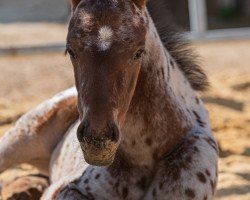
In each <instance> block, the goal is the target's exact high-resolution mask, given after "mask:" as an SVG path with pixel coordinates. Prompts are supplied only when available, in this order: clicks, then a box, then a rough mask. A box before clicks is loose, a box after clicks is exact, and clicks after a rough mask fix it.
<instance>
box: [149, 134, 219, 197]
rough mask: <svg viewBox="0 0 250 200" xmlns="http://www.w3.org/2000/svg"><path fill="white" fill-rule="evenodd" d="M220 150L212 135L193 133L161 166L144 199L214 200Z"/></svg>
mask: <svg viewBox="0 0 250 200" xmlns="http://www.w3.org/2000/svg"><path fill="white" fill-rule="evenodd" d="M217 158H218V148H217V144H216V142H215V140H214V139H213V136H212V134H202V133H198V132H197V133H192V134H189V135H188V137H187V138H185V139H184V141H183V142H182V143H181V144H180V145H179V146H178V147H177V148H176V149H175V150H174V151H173V152H172V153H171V155H169V156H167V157H166V158H165V159H163V160H162V161H161V164H160V165H159V167H158V170H157V172H156V176H155V177H154V181H153V182H152V184H151V186H150V188H149V190H148V192H147V195H146V197H145V199H144V200H157V199H158V200H169V199H178V200H184V199H193V200H200V199H202V200H212V199H213V198H214V195H215V189H216V183H217Z"/></svg>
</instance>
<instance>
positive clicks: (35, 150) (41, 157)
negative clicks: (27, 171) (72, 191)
mask: <svg viewBox="0 0 250 200" xmlns="http://www.w3.org/2000/svg"><path fill="white" fill-rule="evenodd" d="M76 94H77V93H76V90H75V88H70V89H68V90H66V91H63V92H61V93H60V94H58V95H56V96H55V97H53V98H51V99H49V100H47V101H45V102H43V103H42V104H41V105H39V106H38V107H37V108H35V109H34V110H32V111H30V112H28V113H27V114H25V115H24V116H22V117H21V118H20V119H19V120H18V121H17V122H16V124H15V125H14V126H13V127H12V128H11V129H10V130H9V131H8V132H7V133H6V134H5V135H4V136H3V137H1V138H0V158H1V159H0V173H1V172H3V171H4V170H6V169H7V168H9V167H11V166H13V165H16V164H20V163H29V164H32V165H34V166H36V167H38V168H39V169H40V170H42V171H44V172H46V173H47V172H48V167H49V159H50V156H51V154H52V152H53V150H54V148H55V146H56V144H57V143H58V142H59V141H60V139H61V138H62V137H63V135H64V133H65V132H66V130H67V129H68V127H69V126H70V125H71V124H72V123H73V122H74V121H76V120H77V119H78V111H77V106H76Z"/></svg>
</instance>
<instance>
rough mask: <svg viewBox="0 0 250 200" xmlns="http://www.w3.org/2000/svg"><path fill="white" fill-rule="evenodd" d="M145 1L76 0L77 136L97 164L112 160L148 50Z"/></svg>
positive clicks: (72, 30)
mask: <svg viewBox="0 0 250 200" xmlns="http://www.w3.org/2000/svg"><path fill="white" fill-rule="evenodd" d="M145 1H146V0H72V12H73V13H72V18H71V21H70V25H69V30H68V37H67V52H68V53H69V55H70V57H71V60H72V63H73V66H74V72H75V82H76V87H77V90H78V108H79V112H80V119H81V124H80V126H79V127H78V131H77V137H78V140H79V141H80V144H81V147H82V150H83V153H84V157H85V159H86V161H87V162H88V163H89V164H92V165H109V164H111V163H112V161H113V159H114V156H115V153H116V150H117V147H118V145H119V141H120V138H121V133H120V127H121V126H122V124H123V122H124V120H125V117H126V112H127V111H128V108H129V104H130V101H131V99H132V97H133V93H134V90H135V86H136V83H137V78H138V74H139V71H140V66H141V62H142V56H143V53H144V45H145V35H146V30H147V27H146V26H147V25H146V22H145Z"/></svg>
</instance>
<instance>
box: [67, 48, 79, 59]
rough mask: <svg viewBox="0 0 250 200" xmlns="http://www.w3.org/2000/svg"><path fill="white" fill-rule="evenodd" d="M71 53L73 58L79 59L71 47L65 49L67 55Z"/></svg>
mask: <svg viewBox="0 0 250 200" xmlns="http://www.w3.org/2000/svg"><path fill="white" fill-rule="evenodd" d="M67 54H69V56H70V57H71V58H72V59H77V57H76V54H75V53H74V52H73V51H72V50H71V49H68V48H67V49H66V50H65V55H67Z"/></svg>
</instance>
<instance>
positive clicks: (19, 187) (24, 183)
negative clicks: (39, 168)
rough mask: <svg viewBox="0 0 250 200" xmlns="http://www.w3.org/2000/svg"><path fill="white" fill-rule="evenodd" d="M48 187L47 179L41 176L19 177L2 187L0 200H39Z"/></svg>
mask: <svg viewBox="0 0 250 200" xmlns="http://www.w3.org/2000/svg"><path fill="white" fill-rule="evenodd" d="M48 186H49V181H48V178H46V177H43V176H39V175H37V176H36V175H28V176H24V177H20V178H17V179H16V180H14V181H12V182H10V183H7V184H5V185H4V186H3V187H2V192H1V193H2V200H39V199H40V198H41V196H42V194H43V192H44V190H45V189H46V188H47V187H48ZM0 199H1V198H0Z"/></svg>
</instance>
